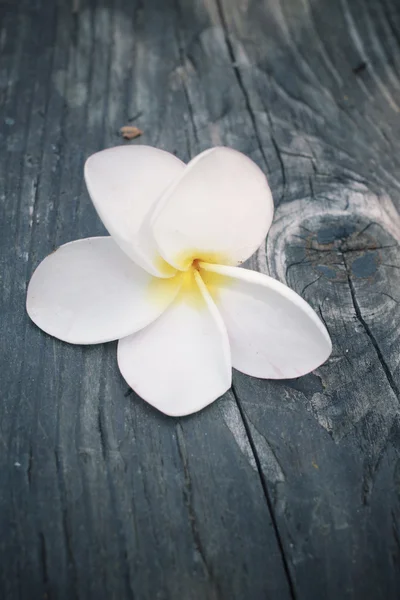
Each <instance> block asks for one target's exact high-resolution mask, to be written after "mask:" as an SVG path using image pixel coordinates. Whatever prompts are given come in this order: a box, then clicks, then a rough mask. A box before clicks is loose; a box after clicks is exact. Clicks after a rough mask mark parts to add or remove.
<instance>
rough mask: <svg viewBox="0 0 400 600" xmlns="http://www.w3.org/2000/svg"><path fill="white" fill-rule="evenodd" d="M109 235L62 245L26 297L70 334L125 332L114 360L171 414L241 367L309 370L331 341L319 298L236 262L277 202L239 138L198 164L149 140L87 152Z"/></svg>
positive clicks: (58, 331) (89, 177) (48, 323)
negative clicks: (316, 306) (312, 300)
mask: <svg viewBox="0 0 400 600" xmlns="http://www.w3.org/2000/svg"><path fill="white" fill-rule="evenodd" d="M85 178H86V183H87V186H88V190H89V193H90V196H91V198H92V200H93V203H94V205H95V207H96V209H97V212H98V213H99V215H100V217H101V219H102V221H103V223H104V225H105V226H106V228H107V229H108V231H109V233H110V234H111V237H93V238H87V239H83V240H77V241H74V242H70V243H68V244H65V245H64V246H61V247H60V248H59V249H58V250H57V251H56V252H53V253H52V254H50V255H49V256H48V257H47V258H46V259H45V260H44V261H43V262H42V263H41V264H40V265H39V266H38V268H37V269H36V271H35V272H34V274H33V276H32V279H31V281H30V284H29V288H28V295H27V310H28V313H29V316H30V317H31V319H32V320H33V321H34V322H35V323H36V325H38V326H39V327H40V328H41V329H43V330H44V331H45V332H47V333H49V334H50V335H53V336H55V337H57V338H59V339H61V340H64V341H66V342H70V343H72V344H98V343H102V342H108V341H111V340H117V339H119V343H118V365H119V368H120V370H121V373H122V375H123V377H124V378H125V380H126V382H127V383H128V385H130V386H131V387H132V388H133V389H134V390H135V391H136V392H137V393H138V394H139V396H141V397H142V398H143V399H144V400H146V401H147V402H149V403H150V404H152V405H153V406H155V407H156V408H158V409H159V410H160V411H162V412H164V413H166V414H168V415H174V416H178V415H187V414H190V413H193V412H195V411H198V410H200V409H201V408H203V407H204V406H206V405H207V404H209V403H211V402H213V401H214V400H215V399H216V398H218V397H219V396H221V395H222V394H223V393H224V392H226V391H227V390H228V389H229V387H230V385H231V377H232V366H233V367H235V368H236V369H238V370H239V371H242V372H243V373H247V374H249V375H253V376H256V377H262V378H267V379H285V378H292V377H298V376H300V375H304V374H306V373H308V372H310V371H312V370H313V369H315V368H316V367H318V366H319V365H320V364H322V363H323V362H324V361H325V360H326V359H327V358H328V356H329V354H330V352H331V341H330V338H329V335H328V333H327V331H326V329H325V327H324V325H323V324H322V323H321V321H320V320H319V318H318V317H317V315H316V313H315V312H314V311H313V310H312V308H311V307H310V306H309V305H308V304H307V303H306V302H305V301H304V300H303V299H302V298H301V297H300V296H298V295H297V294H296V293H295V292H293V291H292V290H291V289H289V288H288V287H287V286H285V285H283V284H282V283H280V282H278V281H276V280H274V279H272V278H271V277H268V276H266V275H262V274H260V273H257V272H254V271H249V270H245V269H242V268H238V267H237V265H239V264H241V263H242V262H243V261H245V260H246V259H247V258H249V257H250V256H251V255H252V254H253V252H254V251H255V250H256V249H257V248H258V247H259V246H260V244H261V243H262V242H263V241H264V238H265V236H266V234H267V232H268V229H269V227H270V225H271V221H272V215H273V202H272V197H271V192H270V189H269V187H268V183H267V180H266V178H265V176H264V174H263V173H262V171H261V170H260V169H259V168H258V167H257V166H256V165H255V164H254V163H253V162H252V161H251V160H250V159H249V158H247V157H246V156H244V155H243V154H241V153H239V152H236V151H235V150H232V149H229V148H212V149H210V150H207V151H206V152H203V153H202V154H200V155H199V156H197V157H196V158H195V159H193V160H192V161H191V162H190V163H189V164H188V165H185V164H184V163H183V162H181V161H180V160H179V159H178V158H176V157H175V156H174V155H172V154H168V153H167V152H164V151H163V150H158V149H156V148H150V147H146V146H124V147H117V148H112V149H109V150H104V151H102V152H98V153H97V154H94V155H93V156H91V157H90V158H89V159H88V161H87V162H86V165H85Z"/></svg>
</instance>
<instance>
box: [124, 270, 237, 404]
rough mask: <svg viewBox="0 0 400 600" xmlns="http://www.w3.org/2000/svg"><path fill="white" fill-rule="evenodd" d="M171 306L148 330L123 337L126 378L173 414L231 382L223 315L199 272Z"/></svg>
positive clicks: (191, 276)
mask: <svg viewBox="0 0 400 600" xmlns="http://www.w3.org/2000/svg"><path fill="white" fill-rule="evenodd" d="M185 280H186V281H185V283H184V284H183V285H182V288H181V290H180V293H179V295H178V297H177V298H176V299H175V301H174V302H173V303H172V304H171V306H170V307H169V308H168V310H167V311H166V312H165V313H164V314H163V315H162V316H161V317H160V318H159V319H157V321H155V322H154V323H152V324H151V325H150V326H149V327H146V329H143V330H142V331H140V332H138V333H135V334H134V335H131V336H129V337H126V338H124V339H123V340H120V341H119V343H118V364H119V368H120V370H121V373H122V375H123V377H124V378H125V380H126V382H127V383H128V385H130V386H131V387H132V388H133V389H134V390H135V391H136V392H137V393H138V394H139V396H141V397H142V398H143V399H144V400H146V401H147V402H148V403H149V404H151V405H152V406H154V407H155V408H157V409H158V410H160V411H162V412H164V413H166V414H167V415H171V416H182V415H188V414H190V413H193V412H196V411H198V410H200V409H201V408H203V407H204V406H207V404H210V403H211V402H213V401H214V400H216V399H217V398H218V397H219V396H221V395H222V394H224V393H225V392H226V390H227V389H229V387H230V385H231V376H232V369H231V362H230V352H229V343H228V336H227V333H226V329H225V327H224V324H223V322H222V319H221V316H220V315H219V313H218V310H217V309H216V307H215V304H214V303H213V301H212V299H211V298H210V296H209V294H208V292H207V290H206V289H205V287H204V284H203V283H202V281H201V278H200V276H199V275H198V273H197V272H196V273H195V274H193V273H192V272H189V273H188V274H185Z"/></svg>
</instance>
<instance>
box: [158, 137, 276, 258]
mask: <svg viewBox="0 0 400 600" xmlns="http://www.w3.org/2000/svg"><path fill="white" fill-rule="evenodd" d="M272 215H273V201H272V196H271V192H270V189H269V187H268V183H267V180H266V177H265V175H264V173H263V172H262V171H261V169H259V168H258V167H257V165H256V164H255V163H254V162H253V161H251V160H250V159H249V158H247V156H244V154H241V153H240V152H237V151H236V150H232V149H230V148H212V149H211V150H207V151H205V152H203V153H202V154H200V155H199V156H197V157H196V158H195V159H194V160H192V161H191V162H190V163H189V165H188V166H187V167H186V169H185V171H184V173H183V174H182V176H181V177H179V178H178V179H177V180H176V181H175V183H174V184H172V186H171V187H170V188H169V190H168V191H167V192H166V194H165V196H164V197H163V198H162V199H161V200H160V203H159V205H158V206H157V209H156V211H155V215H154V220H153V232H154V236H155V239H156V242H157V244H158V247H159V249H160V252H161V254H162V255H163V257H164V258H165V260H166V261H168V262H169V263H170V264H171V265H174V266H175V267H176V268H177V269H185V268H187V267H188V266H189V264H190V263H191V262H192V260H195V259H200V260H204V261H206V262H211V263H222V264H231V265H236V264H239V263H242V262H243V261H244V260H246V259H247V258H249V256H251V255H252V254H253V252H254V251H255V250H256V249H257V248H258V247H259V246H260V244H261V243H262V241H263V239H264V238H265V236H266V234H267V232H268V229H269V227H270V225H271V221H272Z"/></svg>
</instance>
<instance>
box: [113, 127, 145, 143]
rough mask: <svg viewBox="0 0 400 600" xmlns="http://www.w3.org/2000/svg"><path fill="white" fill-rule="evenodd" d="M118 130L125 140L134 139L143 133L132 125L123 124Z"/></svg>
mask: <svg viewBox="0 0 400 600" xmlns="http://www.w3.org/2000/svg"><path fill="white" fill-rule="evenodd" d="M119 131H120V134H121V135H122V137H123V138H124V139H125V140H134V139H135V138H137V137H139V136H140V135H142V134H143V131H142V130H141V129H139V127H134V126H133V125H124V127H121V129H120V130H119Z"/></svg>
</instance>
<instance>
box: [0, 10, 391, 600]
mask: <svg viewBox="0 0 400 600" xmlns="http://www.w3.org/2000/svg"><path fill="white" fill-rule="evenodd" d="M0 11H1V17H2V21H1V29H0V52H1V58H0V103H1V121H0V141H1V146H0V147H1V152H0V173H1V190H0V206H1V222H0V244H1V252H0V261H1V268H0V274H1V299H0V301H1V304H0V315H1V320H0V344H1V371H0V372H1V403H0V482H1V487H0V531H1V536H0V597H1V598H2V599H4V600H17V599H21V600H39V599H47V600H50V599H65V600H74V599H79V600H92V599H93V600H102V599H104V600H111V599H115V600H125V599H127V600H133V599H135V600H154V599H155V598H158V599H160V600H176V599H177V598H182V599H184V600H208V599H210V600H217V599H223V600H242V599H243V598H249V599H251V600H264V599H267V598H269V599H275V598H279V600H286V599H288V600H320V599H321V598H326V599H327V600H338V599H340V600H358V599H360V600H361V599H362V600H379V599H382V600H383V599H384V600H392V599H393V600H394V599H397V598H398V597H399V595H400V570H399V562H400V511H399V501H400V421H399V389H400V371H399V363H400V334H399V331H400V311H399V305H400V253H399V241H400V216H399V209H400V175H399V174H400V158H399V157H400V143H399V139H400V52H399V44H400V8H399V5H398V3H397V2H396V0H380V1H378V0H351V1H350V0H340V1H338V2H332V1H331V0H191V1H190V2H188V1H185V0H148V1H147V0H146V1H142V0H115V1H114V2H112V0H110V1H107V0H104V1H101V0H97V1H95V0H91V1H90V0H80V2H77V1H76V0H74V1H71V0H69V1H68V0H57V2H56V1H55V2H46V0H21V1H20V2H14V1H12V0H9V1H4V0H2V1H1V2H0ZM128 123H132V124H134V125H135V126H138V127H140V129H142V130H143V131H144V134H143V136H142V137H141V138H140V139H139V140H135V141H133V142H131V143H134V144H136V143H139V144H141V143H146V144H150V145H155V146H159V147H162V148H165V149H167V150H169V151H173V152H176V153H177V154H178V155H179V156H180V157H181V158H183V159H185V160H187V159H189V158H190V157H191V156H193V155H194V154H196V153H197V152H198V151H200V150H202V149H204V148H206V147H208V146H210V145H216V144H226V145H229V146H233V147H235V148H237V149H239V150H241V151H243V152H245V153H246V154H248V155H249V156H251V157H252V158H253V159H254V160H255V161H256V162H257V163H258V164H259V165H260V166H261V167H262V168H263V169H264V170H265V172H266V173H267V175H268V177H269V180H270V183H271V186H272V190H273V193H274V198H275V202H276V216H275V219H274V224H273V227H272V229H271V232H270V234H269V236H268V240H267V243H266V246H265V247H263V248H262V249H261V250H260V252H259V253H258V255H257V256H256V257H254V258H253V259H252V260H251V261H250V262H251V266H252V267H253V268H259V269H261V270H262V271H264V272H269V273H270V274H272V275H273V276H274V277H277V278H278V279H280V280H281V281H285V282H287V283H288V284H289V285H290V286H291V287H292V288H293V289H295V290H296V291H297V292H299V293H300V294H302V295H303V297H304V298H306V299H307V300H308V301H309V302H310V303H311V304H312V305H313V306H314V308H315V309H316V310H317V311H318V312H319V313H320V315H321V318H322V319H323V320H324V321H325V323H326V325H327V327H328V329H329V331H330V333H331V336H332V339H333V342H334V352H333V355H332V358H331V359H330V360H329V362H328V363H327V364H326V365H324V366H323V367H321V368H320V369H319V370H318V371H317V372H315V373H313V374H311V375H308V376H306V377H304V378H301V379H298V380H293V381H284V382H270V381H261V380H257V379H251V378H249V377H246V376H244V375H241V374H237V373H235V375H234V386H233V389H232V391H231V392H229V393H228V394H226V396H225V397H224V398H222V399H221V400H219V401H218V402H216V403H215V404H213V405H212V406H211V407H209V408H208V409H206V410H204V411H203V412H202V413H200V414H197V415H194V416H192V417H189V418H184V419H171V418H166V417H163V416H162V415H160V414H159V413H157V412H156V411H154V410H151V409H150V408H149V407H148V406H147V405H145V404H144V403H143V402H142V401H141V400H140V399H139V398H137V397H136V396H135V395H134V394H133V393H129V390H127V388H126V385H125V384H124V382H123V380H122V378H121V376H120V375H119V372H118V369H117V365H116V346H115V344H108V345H105V346H97V347H85V348H81V347H72V346H68V345H66V344H63V343H61V342H59V341H57V340H54V339H52V338H50V337H48V336H46V335H45V334H43V333H42V332H41V331H39V330H38V329H37V328H36V327H35V326H34V325H33V324H32V323H30V321H29V320H28V318H27V316H26V314H25V311H24V301H25V293H26V284H27V281H28V280H29V277H30V275H31V273H32V271H33V269H34V267H35V266H36V265H37V264H38V263H39V261H40V260H41V259H42V258H43V257H44V256H46V255H47V254H48V253H49V252H51V251H52V250H53V249H54V248H55V247H56V246H58V245H60V244H62V243H64V242H67V241H69V240H71V239H74V238H79V237H84V236H88V235H96V234H101V233H102V232H103V229H102V226H101V224H100V222H99V220H98V218H97V217H96V215H95V212H94V209H93V208H92V206H91V204H90V202H89V199H88V195H87V192H86V190H85V187H84V184H83V180H82V166H83V162H84V160H85V158H86V157H87V156H88V155H89V154H91V153H92V152H94V151H96V150H98V149H101V148H104V147H107V146H112V145H116V144H120V143H127V142H123V140H122V139H121V137H120V133H119V130H120V128H121V126H123V125H126V124H128Z"/></svg>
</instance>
